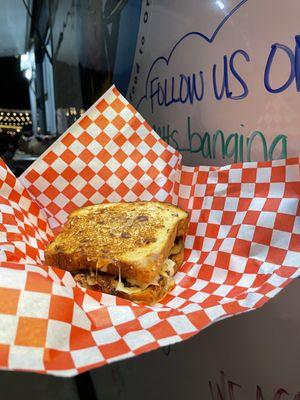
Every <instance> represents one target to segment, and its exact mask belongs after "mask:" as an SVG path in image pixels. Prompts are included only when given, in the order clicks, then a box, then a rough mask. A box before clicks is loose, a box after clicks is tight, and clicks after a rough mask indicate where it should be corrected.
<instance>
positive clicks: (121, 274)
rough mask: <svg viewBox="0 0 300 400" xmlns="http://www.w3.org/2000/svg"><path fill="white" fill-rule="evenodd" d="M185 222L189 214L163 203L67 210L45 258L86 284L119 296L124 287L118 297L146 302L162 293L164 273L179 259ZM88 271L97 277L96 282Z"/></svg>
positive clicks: (123, 204)
mask: <svg viewBox="0 0 300 400" xmlns="http://www.w3.org/2000/svg"><path fill="white" fill-rule="evenodd" d="M187 226H188V214H187V213H186V212H185V211H183V210H181V209H180V208H178V207H175V206H173V205H171V204H168V203H161V202H133V203H105V204H100V205H95V206H89V207H83V208H81V209H78V210H76V211H74V212H73V213H71V214H70V216H69V218H68V220H67V222H66V224H65V226H64V227H63V229H62V231H61V232H60V233H59V234H58V236H57V237H56V238H55V239H54V240H53V241H52V242H51V243H50V244H49V245H48V247H47V248H46V250H45V261H46V263H47V264H48V265H52V266H57V267H59V268H62V269H65V270H68V271H70V272H71V273H72V274H73V275H75V276H76V277H77V280H78V281H79V282H80V284H81V285H83V286H85V287H91V286H93V288H94V289H95V288H96V287H97V286H99V287H97V289H98V290H102V291H103V292H106V293H116V294H118V295H119V292H120V291H123V292H122V293H123V295H122V297H126V298H130V299H132V300H133V301H138V302H145V303H146V304H150V303H147V301H150V300H151V299H152V300H153V299H155V298H156V299H158V298H161V296H162V295H163V294H165V293H166V292H167V287H166V286H167V285H166V279H167V277H168V278H169V275H171V274H174V273H175V269H176V270H177V268H178V266H179V265H181V263H182V261H183V240H182V236H183V235H185V233H186V231H187ZM168 259H169V262H168V261H167V260H168ZM172 259H173V263H172V261H171V263H170V260H172ZM174 263H175V264H176V268H174V266H173V264H174ZM166 271H167V272H166ZM91 274H94V276H97V279H98V281H97V285H96V284H95V279H94V278H93V279H92V278H91ZM79 277H81V278H80V279H79ZM120 279H122V282H123V283H122V282H121V281H120ZM118 280H119V281H120V282H119V284H118V290H116V282H118ZM87 281H89V282H90V283H91V282H92V283H93V285H91V284H90V283H88V282H87ZM169 281H170V282H171V280H170V279H169ZM170 282H169V283H170ZM122 285H123V286H122ZM124 285H125V286H124ZM134 288H135V289H134ZM126 291H129V292H130V293H126ZM153 301H154V300H153ZM153 301H151V303H153ZM156 301H157V300H156Z"/></svg>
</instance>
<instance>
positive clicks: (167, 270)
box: [116, 258, 176, 294]
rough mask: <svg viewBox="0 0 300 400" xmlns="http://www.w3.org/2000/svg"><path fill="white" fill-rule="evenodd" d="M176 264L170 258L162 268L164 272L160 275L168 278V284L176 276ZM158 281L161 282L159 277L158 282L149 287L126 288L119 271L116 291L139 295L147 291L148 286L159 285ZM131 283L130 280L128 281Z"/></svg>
mask: <svg viewBox="0 0 300 400" xmlns="http://www.w3.org/2000/svg"><path fill="white" fill-rule="evenodd" d="M175 265H176V264H175V262H174V261H172V260H170V259H169V258H168V259H167V260H166V261H165V262H164V265H163V267H162V270H161V272H160V275H161V276H163V277H165V278H167V279H168V280H167V282H168V283H169V281H170V278H171V277H172V276H173V275H174V272H175V270H174V267H175ZM158 280H159V276H158V277H157V280H156V281H155V282H153V283H150V284H148V285H140V286H131V287H126V286H125V285H124V283H123V282H122V280H121V271H120V269H119V280H118V284H117V287H116V290H118V291H119V292H124V293H128V294H134V293H138V292H141V291H143V290H145V289H146V288H147V287H148V286H150V285H158ZM128 281H129V280H128ZM135 282H136V281H135V280H133V279H131V280H130V281H129V283H135Z"/></svg>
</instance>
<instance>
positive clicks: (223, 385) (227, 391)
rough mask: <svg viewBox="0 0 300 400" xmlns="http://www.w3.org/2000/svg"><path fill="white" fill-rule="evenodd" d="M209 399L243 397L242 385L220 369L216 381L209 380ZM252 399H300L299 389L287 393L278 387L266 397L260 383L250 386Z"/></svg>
mask: <svg viewBox="0 0 300 400" xmlns="http://www.w3.org/2000/svg"><path fill="white" fill-rule="evenodd" d="M208 386H209V393H210V400H239V399H241V400H242V399H243V392H244V390H243V386H242V385H241V384H239V383H237V382H234V381H233V380H231V379H228V378H227V377H226V375H225V372H224V371H220V379H219V381H218V382H214V381H209V382H208ZM252 389H253V390H252V394H253V397H252V398H253V400H267V399H269V400H284V399H285V400H300V390H299V391H297V392H296V393H289V392H288V391H287V390H286V389H285V388H283V387H278V388H276V389H275V390H274V394H273V396H271V397H266V396H265V393H264V390H263V388H262V386H261V385H256V386H255V387H253V388H252ZM248 393H249V392H248Z"/></svg>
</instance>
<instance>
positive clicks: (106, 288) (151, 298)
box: [74, 240, 184, 305]
mask: <svg viewBox="0 0 300 400" xmlns="http://www.w3.org/2000/svg"><path fill="white" fill-rule="evenodd" d="M183 256H184V247H183V241H182V240H181V241H180V242H179V243H178V244H177V245H176V254H171V255H170V256H169V259H170V260H172V261H173V262H174V263H175V265H174V268H173V271H172V274H170V275H168V274H164V275H162V276H161V278H160V280H159V281H158V283H157V284H156V285H149V286H147V287H146V288H144V289H140V290H137V288H135V290H134V291H133V292H130V288H131V286H130V285H129V286H128V287H127V289H129V290H127V291H125V292H124V291H123V290H118V288H119V280H118V278H117V277H114V276H112V275H108V274H105V273H101V272H100V273H97V272H95V271H93V270H85V271H81V272H79V273H78V274H75V276H74V279H75V281H76V282H78V283H79V284H80V285H81V286H83V287H85V288H86V289H92V290H97V291H101V292H103V293H108V294H113V295H117V296H119V297H123V298H125V299H128V300H131V301H134V302H135V303H139V304H146V305H152V304H154V303H157V302H159V301H161V300H162V299H163V298H164V297H165V296H166V295H167V294H168V292H169V291H170V290H171V289H172V288H173V287H174V283H173V279H172V278H173V276H174V274H175V273H176V272H177V270H178V268H179V267H180V266H181V264H182V262H183ZM123 289H124V286H123Z"/></svg>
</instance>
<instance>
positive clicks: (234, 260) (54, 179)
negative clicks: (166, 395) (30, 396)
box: [0, 87, 300, 376]
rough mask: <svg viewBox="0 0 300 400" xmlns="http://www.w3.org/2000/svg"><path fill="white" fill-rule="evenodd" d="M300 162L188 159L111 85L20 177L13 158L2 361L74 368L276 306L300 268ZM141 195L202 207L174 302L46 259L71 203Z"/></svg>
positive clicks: (43, 368) (1, 298)
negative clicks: (82, 279) (141, 297)
mask: <svg viewBox="0 0 300 400" xmlns="http://www.w3.org/2000/svg"><path fill="white" fill-rule="evenodd" d="M299 161H300V160H299V158H293V159H288V160H280V161H272V162H258V163H257V162H251V163H243V164H234V165H231V166H226V167H221V168H216V167H186V166H184V165H182V164H181V157H180V155H179V153H177V152H176V151H175V150H174V149H173V148H171V147H170V146H168V145H167V144H166V143H165V142H163V141H162V140H161V139H160V138H159V137H158V135H157V134H156V133H155V132H154V131H153V130H152V129H151V128H150V126H149V125H148V124H147V123H146V122H145V121H144V119H143V118H142V117H141V116H140V115H139V114H138V113H137V111H136V110H135V109H134V108H133V107H132V106H131V105H130V104H128V102H127V101H126V100H125V99H124V98H123V97H122V96H121V95H120V93H119V92H118V91H117V90H116V88H114V87H112V88H111V89H110V90H109V91H108V92H107V93H106V94H105V95H104V96H103V97H102V98H101V99H100V100H99V101H98V102H97V103H96V104H95V105H93V106H92V107H91V108H90V109H89V110H88V111H87V112H86V113H85V114H84V115H83V117H82V118H81V119H80V120H78V121H77V122H76V123H75V124H74V125H73V126H71V128H70V129H69V130H68V131H67V132H66V133H65V134H64V135H63V136H61V137H60V138H59V140H58V141H57V142H56V143H54V144H53V145H52V146H51V147H50V148H49V149H48V150H47V151H46V152H45V153H44V154H43V155H42V156H41V157H40V158H39V159H38V160H37V161H36V162H35V163H34V164H33V165H32V166H31V167H30V168H29V169H28V170H27V171H26V172H25V173H24V174H23V175H22V176H21V178H20V179H19V180H17V179H16V178H15V177H14V176H13V174H12V173H11V172H10V171H9V170H8V168H7V167H6V165H5V164H4V163H2V164H0V190H1V192H0V194H1V195H0V210H1V215H0V261H1V262H0V368H2V369H14V370H27V371H35V372H40V373H47V374H54V375H60V376H73V375H76V374H78V373H80V372H83V371H86V370H89V369H92V368H95V367H99V366H101V365H104V364H106V363H111V362H113V361H117V360H121V359H124V358H128V357H132V356H135V355H138V354H141V353H143V352H146V351H149V350H152V349H156V348H158V347H161V346H165V345H169V344H171V343H175V342H178V341H181V340H184V339H187V338H189V337H190V336H192V335H194V334H196V333H197V332H199V331H200V330H202V329H204V328H205V327H207V326H208V325H210V324H212V323H213V322H215V321H217V320H220V319H222V318H226V317H229V316H231V315H234V314H238V313H241V312H245V311H249V310H253V309H255V308H257V307H260V306H261V305H263V304H264V303H265V302H266V301H267V300H269V299H270V298H272V297H273V296H275V295H276V294H277V293H278V292H280V290H281V289H282V288H283V287H284V286H285V285H287V284H288V283H289V282H290V281H291V280H292V279H293V278H296V277H297V276H298V275H299V274H300V256H299V250H300V216H299V196H300V183H299V182H300V179H299ZM134 200H160V201H167V202H171V203H173V204H175V205H179V206H180V207H182V208H184V209H186V210H188V211H189V213H190V225H189V231H188V234H187V236H186V240H185V262H184V264H183V265H182V268H181V269H180V272H178V273H177V274H176V286H175V288H174V289H173V290H172V292H171V293H170V294H169V295H168V296H167V297H166V298H165V299H164V300H163V301H162V303H161V304H157V305H155V306H152V307H147V306H142V305H137V304H134V303H131V302H130V301H127V300H124V299H121V298H117V297H114V296H111V295H107V294H102V293H97V292H93V291H90V290H83V289H81V288H79V287H78V286H76V284H75V282H74V280H73V278H72V276H71V275H70V274H69V273H68V272H64V271H62V270H59V269H56V268H51V267H49V266H46V265H44V264H43V249H44V247H45V245H46V243H47V242H48V240H49V239H50V238H51V237H52V236H53V233H56V232H57V231H58V230H59V229H60V227H61V226H62V225H63V223H64V222H65V221H66V218H67V216H68V214H69V213H70V212H71V211H72V210H74V209H76V208H78V207H81V206H85V205H89V204H96V203H102V202H107V201H109V202H115V201H134Z"/></svg>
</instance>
